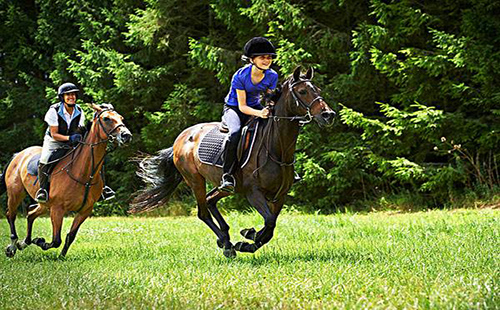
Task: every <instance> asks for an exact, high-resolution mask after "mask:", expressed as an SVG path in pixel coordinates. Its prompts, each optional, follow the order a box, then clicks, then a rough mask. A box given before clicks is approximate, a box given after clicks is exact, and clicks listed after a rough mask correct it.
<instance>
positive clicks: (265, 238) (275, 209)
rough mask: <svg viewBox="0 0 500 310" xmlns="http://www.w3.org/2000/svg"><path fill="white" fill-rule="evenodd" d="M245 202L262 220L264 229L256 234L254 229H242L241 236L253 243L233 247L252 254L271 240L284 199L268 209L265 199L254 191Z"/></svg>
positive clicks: (256, 190)
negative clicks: (253, 208)
mask: <svg viewBox="0 0 500 310" xmlns="http://www.w3.org/2000/svg"><path fill="white" fill-rule="evenodd" d="M247 200H248V202H249V203H250V204H251V205H252V206H253V207H255V208H256V209H257V211H258V212H259V213H260V215H262V217H263V218H264V227H263V228H262V229H261V230H260V231H258V232H257V231H256V230H255V229H254V228H250V229H243V230H242V231H241V235H242V236H243V237H245V238H247V239H249V240H252V241H254V243H248V242H238V243H236V245H235V249H236V250H237V251H240V252H249V253H254V252H255V251H257V250H258V249H259V248H260V247H262V246H263V245H264V244H266V243H268V242H269V241H270V240H271V239H272V238H273V235H274V229H275V227H276V220H277V219H278V215H279V212H280V211H281V208H282V206H283V203H284V201H285V197H284V196H283V197H280V198H279V199H278V200H277V201H276V202H274V203H272V209H271V208H270V207H269V203H268V202H267V200H266V197H265V196H264V194H263V193H262V192H261V191H260V190H259V189H254V190H253V191H252V192H250V193H249V194H248V195H247Z"/></svg>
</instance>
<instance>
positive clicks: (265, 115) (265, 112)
mask: <svg viewBox="0 0 500 310" xmlns="http://www.w3.org/2000/svg"><path fill="white" fill-rule="evenodd" d="M269 113H270V111H269V109H268V108H264V109H262V110H260V115H259V117H261V118H268V117H269Z"/></svg>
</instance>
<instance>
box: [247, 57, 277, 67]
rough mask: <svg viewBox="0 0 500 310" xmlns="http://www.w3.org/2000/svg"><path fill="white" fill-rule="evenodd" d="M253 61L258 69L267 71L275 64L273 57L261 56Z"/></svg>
mask: <svg viewBox="0 0 500 310" xmlns="http://www.w3.org/2000/svg"><path fill="white" fill-rule="evenodd" d="M252 61H253V63H254V64H255V65H256V66H257V67H259V68H261V69H264V70H267V69H269V67H271V64H272V63H273V57H272V56H271V55H260V56H255V57H254V58H253V59H252Z"/></svg>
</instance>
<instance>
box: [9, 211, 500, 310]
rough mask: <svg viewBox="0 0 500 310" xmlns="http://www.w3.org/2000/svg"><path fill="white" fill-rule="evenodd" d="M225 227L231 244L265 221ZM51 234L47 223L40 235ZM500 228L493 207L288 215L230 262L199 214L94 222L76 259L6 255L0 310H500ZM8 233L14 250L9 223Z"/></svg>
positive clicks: (250, 219)
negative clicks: (254, 248)
mask: <svg viewBox="0 0 500 310" xmlns="http://www.w3.org/2000/svg"><path fill="white" fill-rule="evenodd" d="M226 218H227V220H228V223H229V225H230V226H231V227H232V236H233V241H238V240H241V239H242V238H241V237H240V236H239V234H238V232H239V230H240V229H242V228H248V227H251V226H257V227H261V223H262V220H261V218H260V217H259V216H258V215H257V214H251V215H238V214H229V215H227V216H226ZM70 222H71V218H67V219H66V220H65V231H67V230H68V229H69V225H70ZM17 223H18V231H19V232H21V234H20V235H21V236H24V233H25V220H24V219H19V220H18V221H17ZM50 229H51V228H50V220H49V219H48V218H41V219H38V220H37V221H36V222H35V232H34V236H44V237H48V236H50ZM499 230H500V210H492V209H485V210H458V211H432V212H423V213H406V214H390V213H372V214H367V215H352V214H340V215H330V216H322V215H292V214H288V215H287V214H285V215H282V216H280V218H279V219H278V226H277V230H276V234H275V238H274V239H273V240H271V242H270V243H269V244H267V245H266V246H264V247H263V248H262V249H260V250H259V251H258V252H257V253H256V254H242V253H238V257H237V258H235V259H232V260H230V259H226V258H225V257H223V255H222V252H221V250H219V249H218V248H217V246H216V243H215V236H214V235H213V234H212V232H211V231H210V230H209V229H208V227H206V226H205V225H204V224H203V223H202V222H201V221H199V220H198V219H197V218H196V217H180V218H179V217H178V218H91V219H89V220H88V221H87V222H86V223H84V224H83V226H82V228H81V230H80V233H79V235H78V236H77V239H76V241H75V243H74V244H73V246H72V247H71V248H70V251H69V252H68V256H67V257H66V259H59V258H58V254H59V252H60V249H57V250H49V251H47V252H43V251H42V250H41V249H39V248H37V247H35V246H31V247H29V248H27V249H26V250H24V251H23V252H19V251H18V252H17V254H16V256H15V257H14V258H12V259H8V258H7V257H5V256H3V257H1V258H0V290H1V293H0V309H54V308H64V309H76V308H99V309H122V308H123V309H154V308H159V309H163V308H169V309H170V308H174V309H186V308H188V309H192V308H201V309H219V308H222V309H230V308H231V309H233V308H234V309H255V308H277V309H296V308H304V309H318V308H327V309H343V308H346V309H353V308H355V309H356V308H357V309H359V308H373V309H388V308H389V309H391V308H393V309H403V308H407V309H413V308H422V309H436V308H439V309H471V308H472V309H488V308H489V309H494V308H499V307H500V297H499V292H500V284H499V278H500V277H499V270H500V235H499ZM0 232H1V233H2V236H3V237H2V240H3V245H6V244H7V243H8V242H9V237H8V236H9V233H8V225H7V223H6V221H5V219H4V220H3V221H2V222H1V224H0ZM49 239H50V238H49Z"/></svg>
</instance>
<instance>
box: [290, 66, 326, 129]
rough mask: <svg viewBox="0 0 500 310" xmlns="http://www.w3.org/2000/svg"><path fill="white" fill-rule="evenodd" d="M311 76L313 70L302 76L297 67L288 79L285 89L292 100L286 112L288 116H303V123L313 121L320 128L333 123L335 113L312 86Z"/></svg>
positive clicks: (316, 88)
mask: <svg viewBox="0 0 500 310" xmlns="http://www.w3.org/2000/svg"><path fill="white" fill-rule="evenodd" d="M313 76H314V70H313V68H310V69H309V70H307V73H306V74H305V75H302V74H301V68H300V67H297V68H296V69H295V71H294V72H293V75H292V76H291V77H290V78H288V80H287V82H286V83H285V87H287V88H288V92H289V93H290V94H291V95H292V99H293V100H291V104H289V106H288V108H287V110H288V111H287V112H288V114H290V115H296V116H303V117H304V118H305V121H303V123H307V122H309V121H311V120H312V119H314V120H315V121H316V122H317V123H318V124H319V125H320V126H325V125H330V124H332V123H333V119H334V117H335V112H334V111H333V110H332V109H331V108H330V107H329V106H328V104H327V103H326V102H325V100H324V99H323V97H321V96H320V89H319V88H318V87H316V86H315V85H314V84H312V82H311V80H312V78H313Z"/></svg>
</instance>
